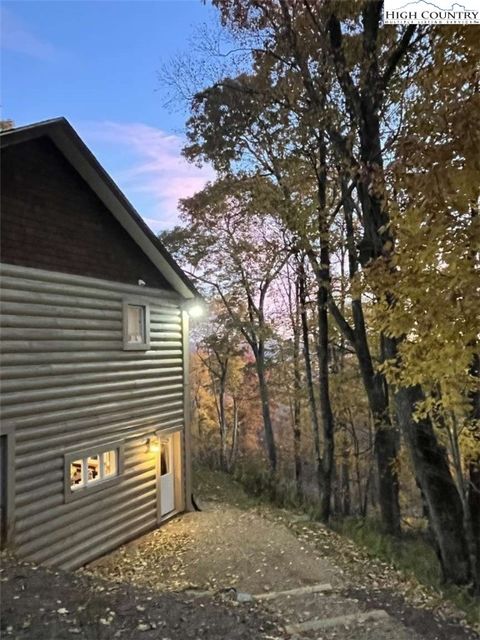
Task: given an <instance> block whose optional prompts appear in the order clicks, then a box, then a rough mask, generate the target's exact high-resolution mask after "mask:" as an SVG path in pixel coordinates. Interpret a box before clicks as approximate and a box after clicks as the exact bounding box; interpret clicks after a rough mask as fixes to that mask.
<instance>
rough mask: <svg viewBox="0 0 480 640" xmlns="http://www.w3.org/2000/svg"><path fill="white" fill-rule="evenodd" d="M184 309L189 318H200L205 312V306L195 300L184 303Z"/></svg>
mask: <svg viewBox="0 0 480 640" xmlns="http://www.w3.org/2000/svg"><path fill="white" fill-rule="evenodd" d="M184 309H185V311H186V312H187V313H188V315H189V316H190V318H200V317H201V316H203V314H204V313H205V307H204V306H203V305H202V304H201V303H200V302H197V301H196V300H194V301H192V302H190V303H189V304H187V305H185V307H184Z"/></svg>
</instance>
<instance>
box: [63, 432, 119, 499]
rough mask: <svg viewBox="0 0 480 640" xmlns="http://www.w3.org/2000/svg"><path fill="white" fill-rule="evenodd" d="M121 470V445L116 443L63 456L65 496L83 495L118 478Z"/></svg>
mask: <svg viewBox="0 0 480 640" xmlns="http://www.w3.org/2000/svg"><path fill="white" fill-rule="evenodd" d="M122 469H123V445H122V444H119V443H117V444H116V445H110V446H109V447H108V448H107V447H102V448H101V449H95V450H90V451H81V452H78V453H69V454H67V455H66V456H65V495H66V497H67V498H68V496H70V497H71V496H72V495H73V494H80V493H83V490H89V489H90V488H94V487H98V488H101V485H103V484H104V483H106V482H107V481H111V480H113V479H115V478H118V477H119V476H120V474H121V471H122Z"/></svg>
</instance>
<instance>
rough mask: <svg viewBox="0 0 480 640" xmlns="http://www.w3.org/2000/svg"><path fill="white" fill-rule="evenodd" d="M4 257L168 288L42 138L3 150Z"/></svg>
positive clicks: (24, 263) (12, 261)
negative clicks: (140, 281) (142, 281)
mask: <svg viewBox="0 0 480 640" xmlns="http://www.w3.org/2000/svg"><path fill="white" fill-rule="evenodd" d="M1 260H2V262H5V263H8V264H15V265H22V266H25V267H35V268H38V269H46V270H50V271H60V272H64V273H71V274H76V275H83V276H90V277H93V278H101V279H103V280H112V281H116V282H124V283H128V284H138V280H139V279H142V280H144V281H145V282H146V284H147V285H148V286H149V287H156V288H161V289H168V290H171V289H172V287H171V285H170V284H169V283H168V282H167V281H166V279H165V278H164V277H163V275H162V274H161V273H160V271H159V270H158V269H157V267H156V266H155V265H154V264H153V263H152V262H151V261H150V259H149V258H148V257H147V256H146V255H145V253H144V252H143V251H142V250H141V248H140V247H139V246H138V245H137V244H136V242H135V241H134V240H133V239H132V238H131V236H130V235H129V234H128V233H127V232H126V231H125V229H124V228H123V227H122V226H121V224H120V223H119V222H118V221H117V220H116V219H115V217H114V216H113V215H112V213H111V212H110V211H109V210H108V209H107V208H106V207H105V205H104V204H103V203H102V202H101V201H100V199H99V198H98V197H97V195H96V194H95V193H94V192H93V191H92V189H91V188H90V187H89V186H88V185H87V184H86V182H85V181H84V180H83V178H82V177H81V176H80V175H79V174H78V172H77V171H76V170H75V169H74V168H73V167H72V166H71V165H70V163H69V162H68V161H67V160H66V159H65V157H64V156H63V154H62V153H61V152H60V151H59V150H58V149H57V147H56V146H55V144H54V143H53V142H52V141H51V140H50V139H49V138H47V137H40V138H36V139H33V140H29V141H25V142H22V143H19V144H16V145H13V146H9V147H6V148H5V149H3V150H2V181H1Z"/></svg>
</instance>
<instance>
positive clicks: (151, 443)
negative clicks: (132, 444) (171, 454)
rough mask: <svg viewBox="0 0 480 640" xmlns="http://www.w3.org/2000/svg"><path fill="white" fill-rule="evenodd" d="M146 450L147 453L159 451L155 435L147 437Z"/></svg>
mask: <svg viewBox="0 0 480 640" xmlns="http://www.w3.org/2000/svg"><path fill="white" fill-rule="evenodd" d="M147 451H148V453H158V452H159V451H160V443H159V442H158V438H157V437H156V436H153V437H151V438H148V440H147Z"/></svg>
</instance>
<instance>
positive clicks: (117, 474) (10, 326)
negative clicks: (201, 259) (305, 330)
mask: <svg viewBox="0 0 480 640" xmlns="http://www.w3.org/2000/svg"><path fill="white" fill-rule="evenodd" d="M0 138H1V153H2V184H1V299H2V300H1V302H2V307H1V334H2V335H1V337H2V361H1V366H2V383H1V412H2V413H1V417H2V427H1V434H2V435H1V439H0V443H1V450H0V479H1V491H0V494H1V503H2V504H1V506H2V521H1V530H2V538H3V542H4V543H6V544H7V545H8V546H9V547H12V549H13V550H14V553H15V554H16V555H17V556H18V557H20V558H23V559H28V560H31V561H34V562H37V563H43V564H47V565H53V566H57V567H61V568H65V569H71V568H76V567H79V566H81V565H83V564H85V563H86V562H88V561H91V560H93V559H94V558H96V557H98V556H100V555H102V554H104V553H105V552H107V551H109V550H110V549H113V548H114V547H116V546H118V545H120V544H121V543H124V542H126V541H127V540H129V539H132V538H134V537H136V536H138V535H139V534H142V533H144V532H146V531H148V530H151V529H152V528H155V527H157V526H158V525H160V524H161V523H162V522H163V521H164V520H166V519H168V518H170V517H171V516H172V515H174V514H176V513H178V512H181V511H183V510H185V509H188V508H189V506H190V500H189V497H190V495H191V493H190V450H189V446H190V445H189V411H188V408H189V389H188V307H189V305H191V304H192V303H194V302H195V301H196V300H197V301H198V295H197V292H196V290H195V288H194V287H193V285H192V283H191V282H190V281H189V279H188V278H187V276H186V275H185V274H184V273H183V272H182V270H181V269H180V268H179V266H178V265H177V264H176V263H175V261H174V260H173V259H172V257H171V256H170V255H169V254H168V252H167V251H166V250H165V248H164V247H163V246H162V244H161V243H160V242H159V241H158V239H157V238H156V236H155V235H154V234H153V233H152V232H151V231H150V229H149V228H148V227H147V226H146V225H145V223H144V222H143V221H142V219H141V218H140V216H139V215H138V213H137V212H136V211H135V210H134V208H133V207H132V205H131V204H130V203H129V202H128V200H127V199H126V198H125V196H124V195H123V194H122V193H121V192H120V190H119V189H118V187H117V186H116V185H115V184H114V183H113V181H112V180H111V178H110V177H109V176H108V175H107V173H106V172H105V171H104V169H102V167H101V166H100V164H99V163H98V161H97V160H96V159H95V158H94V156H93V155H92V153H91V152H90V151H89V150H88V149H87V147H86V146H85V144H84V143H83V142H82V141H81V140H80V138H79V137H78V135H77V134H76V133H75V131H74V130H73V128H72V127H71V125H70V124H69V123H68V122H67V121H66V120H65V119H63V118H59V119H55V120H50V121H47V122H41V123H38V124H34V125H31V126H27V127H20V128H17V129H13V130H10V131H5V132H3V133H2V134H1V136H0Z"/></svg>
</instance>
